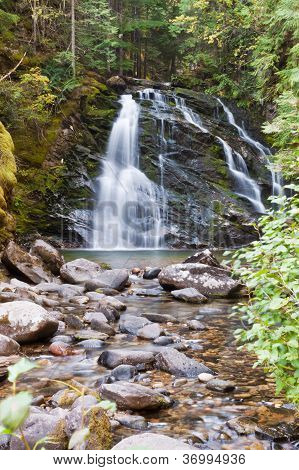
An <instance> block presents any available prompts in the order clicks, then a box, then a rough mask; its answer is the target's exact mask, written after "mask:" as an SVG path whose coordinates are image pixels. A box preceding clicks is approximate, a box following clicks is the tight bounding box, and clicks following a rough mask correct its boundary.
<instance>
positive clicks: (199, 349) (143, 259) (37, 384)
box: [0, 250, 282, 449]
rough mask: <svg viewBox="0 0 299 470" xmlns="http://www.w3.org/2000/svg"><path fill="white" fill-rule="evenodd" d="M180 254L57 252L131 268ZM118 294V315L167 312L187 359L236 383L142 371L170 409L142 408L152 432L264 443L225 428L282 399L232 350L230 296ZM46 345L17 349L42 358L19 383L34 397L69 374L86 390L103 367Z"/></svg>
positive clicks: (121, 342) (120, 344)
mask: <svg viewBox="0 0 299 470" xmlns="http://www.w3.org/2000/svg"><path fill="white" fill-rule="evenodd" d="M188 254H189V252H186V251H155V252H152V251H151V252H146V251H135V252H125V251H123V252H110V253H108V252H95V251H77V250H76V251H67V252H65V257H66V259H67V260H71V259H74V258H80V257H85V258H88V259H90V260H95V261H101V262H105V263H109V264H110V265H111V267H113V268H119V267H128V268H132V267H135V266H136V267H145V266H148V265H151V266H162V265H166V264H170V263H173V262H179V261H180V260H183V259H185V258H186V257H187V256H188ZM132 282H133V285H132V286H131V288H135V287H143V288H153V287H157V285H158V281H157V280H153V281H145V280H143V279H142V278H137V277H136V276H133V277H132ZM118 298H119V299H120V300H122V301H123V302H124V303H125V304H126V305H127V311H126V313H131V314H135V315H138V314H140V313H142V312H156V313H167V314H171V315H174V316H175V317H176V318H177V319H179V321H180V323H178V324H172V325H170V326H168V325H163V327H164V329H165V330H166V331H170V332H175V333H176V334H179V335H180V336H181V337H182V338H184V339H185V340H187V341H188V350H187V354H188V355H189V356H192V357H194V358H197V359H199V360H200V361H203V362H204V363H205V364H206V365H207V366H210V367H211V368H212V369H214V370H215V371H216V372H218V373H219V376H220V377H221V379H224V380H226V379H227V380H231V381H233V382H235V384H236V386H237V388H236V390H235V391H234V392H232V393H229V394H223V393H218V392H214V391H213V392H212V391H209V390H207V389H206V387H205V385H204V384H202V383H200V382H199V381H198V380H197V379H196V380H195V379H188V381H187V382H186V383H185V384H182V385H181V386H177V387H173V378H172V377H171V376H170V375H169V374H166V373H163V372H160V371H150V372H149V373H148V374H147V376H146V377H145V379H144V380H145V382H144V385H149V386H152V387H157V388H159V387H160V388H161V387H164V388H166V389H167V390H168V391H169V392H170V395H171V396H172V398H173V399H174V400H175V404H174V406H173V407H171V408H169V409H167V410H162V411H159V412H154V413H153V412H152V413H146V414H144V413H143V416H145V417H146V419H147V420H148V422H149V429H150V430H151V431H152V432H158V433H163V434H166V435H169V436H172V437H179V438H183V439H185V440H189V441H190V442H198V443H199V442H202V441H205V442H206V445H207V446H208V447H209V448H214V449H221V448H222V449H244V448H248V447H249V448H265V449H269V448H271V446H272V444H271V443H270V442H268V441H261V440H258V439H257V438H256V437H255V435H254V434H251V435H249V436H240V435H237V433H236V432H235V431H232V430H231V429H229V428H228V427H227V426H226V425H225V423H226V422H227V421H228V420H230V419H232V418H234V417H237V416H244V415H245V416H255V415H256V412H257V409H259V410H263V407H262V405H264V404H269V403H272V404H276V406H280V404H281V403H282V400H281V399H280V398H279V397H275V395H274V387H273V384H272V380H271V379H269V378H266V376H265V375H264V373H263V371H262V370H261V369H260V368H255V369H252V364H253V363H254V361H255V358H254V357H251V356H250V355H249V354H248V353H245V352H244V351H240V350H238V348H237V346H236V344H235V341H234V337H233V331H234V330H235V329H236V328H237V327H238V326H239V320H238V319H237V318H236V317H231V315H230V314H231V310H232V306H233V301H228V300H219V301H218V300H217V301H212V302H209V303H208V304H205V305H202V306H198V305H197V306H196V305H194V304H186V303H182V302H179V301H175V300H173V298H171V296H170V295H169V294H168V293H164V292H163V293H161V295H159V296H156V297H140V296H136V295H130V294H129V293H128V292H124V293H123V294H122V295H119V296H118ZM82 312H83V311H82V309H80V308H78V311H77V312H75V313H77V314H80V313H81V314H82ZM72 313H73V312H72ZM195 317H197V318H198V319H199V320H200V321H201V322H203V323H204V324H205V325H206V326H207V327H208V329H207V330H204V331H199V332H198V331H193V332H192V331H190V330H188V328H187V327H186V325H185V324H184V323H185V321H186V320H187V319H194V318H195ZM68 333H69V334H70V333H71V331H70V332H68ZM109 347H112V348H130V349H143V350H144V349H148V350H152V349H154V348H157V347H158V346H155V345H153V344H152V343H151V342H150V341H146V340H140V339H137V338H136V337H129V336H126V335H116V336H115V337H113V338H111V339H110V340H109V341H107V343H106V348H109ZM47 349H48V344H38V345H34V347H32V346H30V347H27V349H25V351H26V352H27V353H28V354H29V355H31V356H33V357H35V358H39V359H43V361H42V363H43V367H41V368H40V369H36V370H34V371H32V372H31V373H29V374H28V375H27V376H26V381H25V382H23V384H24V385H25V384H26V387H28V386H29V387H30V388H31V389H33V390H34V395H38V394H43V395H45V397H50V396H51V395H52V394H53V393H54V392H55V391H57V389H58V388H59V386H58V385H57V384H55V383H53V382H51V379H59V380H68V379H70V378H75V379H76V380H78V381H80V382H81V383H83V384H85V385H87V386H90V387H93V386H94V384H95V382H96V381H97V380H98V379H99V378H100V376H101V375H103V374H104V373H105V369H104V368H102V367H101V366H99V365H98V364H97V358H98V356H99V354H100V352H101V350H96V351H92V352H89V351H87V352H84V353H82V354H81V355H78V356H70V357H62V358H55V357H53V356H51V355H49V353H48V352H47ZM140 383H141V384H142V382H140ZM0 390H1V389H0ZM2 393H3V388H2ZM258 407H261V408H258ZM136 432H140V431H136V430H130V429H127V428H125V427H120V428H118V429H117V430H116V431H115V433H114V434H115V441H118V440H120V439H121V438H123V437H124V436H128V435H130V434H133V433H136Z"/></svg>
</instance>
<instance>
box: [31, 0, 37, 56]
mask: <svg viewBox="0 0 299 470" xmlns="http://www.w3.org/2000/svg"><path fill="white" fill-rule="evenodd" d="M37 2H38V0H33V11H32V21H33V52H34V54H36V46H37Z"/></svg>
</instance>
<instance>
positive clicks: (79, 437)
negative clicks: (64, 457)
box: [68, 428, 90, 449]
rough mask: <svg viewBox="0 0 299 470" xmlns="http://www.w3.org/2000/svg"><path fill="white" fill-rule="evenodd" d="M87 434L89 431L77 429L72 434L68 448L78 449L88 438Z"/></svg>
mask: <svg viewBox="0 0 299 470" xmlns="http://www.w3.org/2000/svg"><path fill="white" fill-rule="evenodd" d="M89 432H90V431H89V429H88V428H83V429H79V430H78V431H75V432H74V433H73V434H72V437H71V438H70V442H69V446H68V448H69V449H74V448H75V447H79V446H80V445H81V444H83V443H84V442H85V441H86V439H87V438H88V436H89Z"/></svg>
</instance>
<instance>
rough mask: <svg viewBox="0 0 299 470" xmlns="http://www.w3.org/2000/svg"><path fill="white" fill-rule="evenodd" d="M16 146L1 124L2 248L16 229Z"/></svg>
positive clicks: (0, 199)
mask: <svg viewBox="0 0 299 470" xmlns="http://www.w3.org/2000/svg"><path fill="white" fill-rule="evenodd" d="M13 152H14V144H13V141H12V138H11V135H10V134H9V132H8V131H7V130H6V129H5V127H4V126H3V124H2V122H0V248H1V246H2V245H3V243H4V242H5V241H6V240H7V238H9V237H11V236H12V234H13V232H14V229H15V221H14V218H13V216H12V215H11V213H10V203H11V196H12V191H13V189H14V187H15V185H16V176H15V174H16V162H15V157H14V153H13Z"/></svg>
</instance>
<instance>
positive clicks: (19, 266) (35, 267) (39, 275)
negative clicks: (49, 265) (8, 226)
mask: <svg viewBox="0 0 299 470" xmlns="http://www.w3.org/2000/svg"><path fill="white" fill-rule="evenodd" d="M2 263H3V264H4V265H5V266H6V267H7V268H8V270H9V271H11V272H12V273H14V274H15V275H18V276H21V278H24V279H25V280H26V281H28V282H31V283H33V284H39V283H40V282H50V280H51V276H50V274H49V273H48V272H46V270H45V268H44V266H43V264H42V262H41V260H40V259H39V258H37V257H36V256H32V255H30V254H29V253H27V252H26V251H25V250H23V249H22V248H21V247H20V246H19V245H17V244H16V243H15V242H14V241H10V242H9V244H8V245H7V247H6V248H5V250H4V251H3V254H2Z"/></svg>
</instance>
